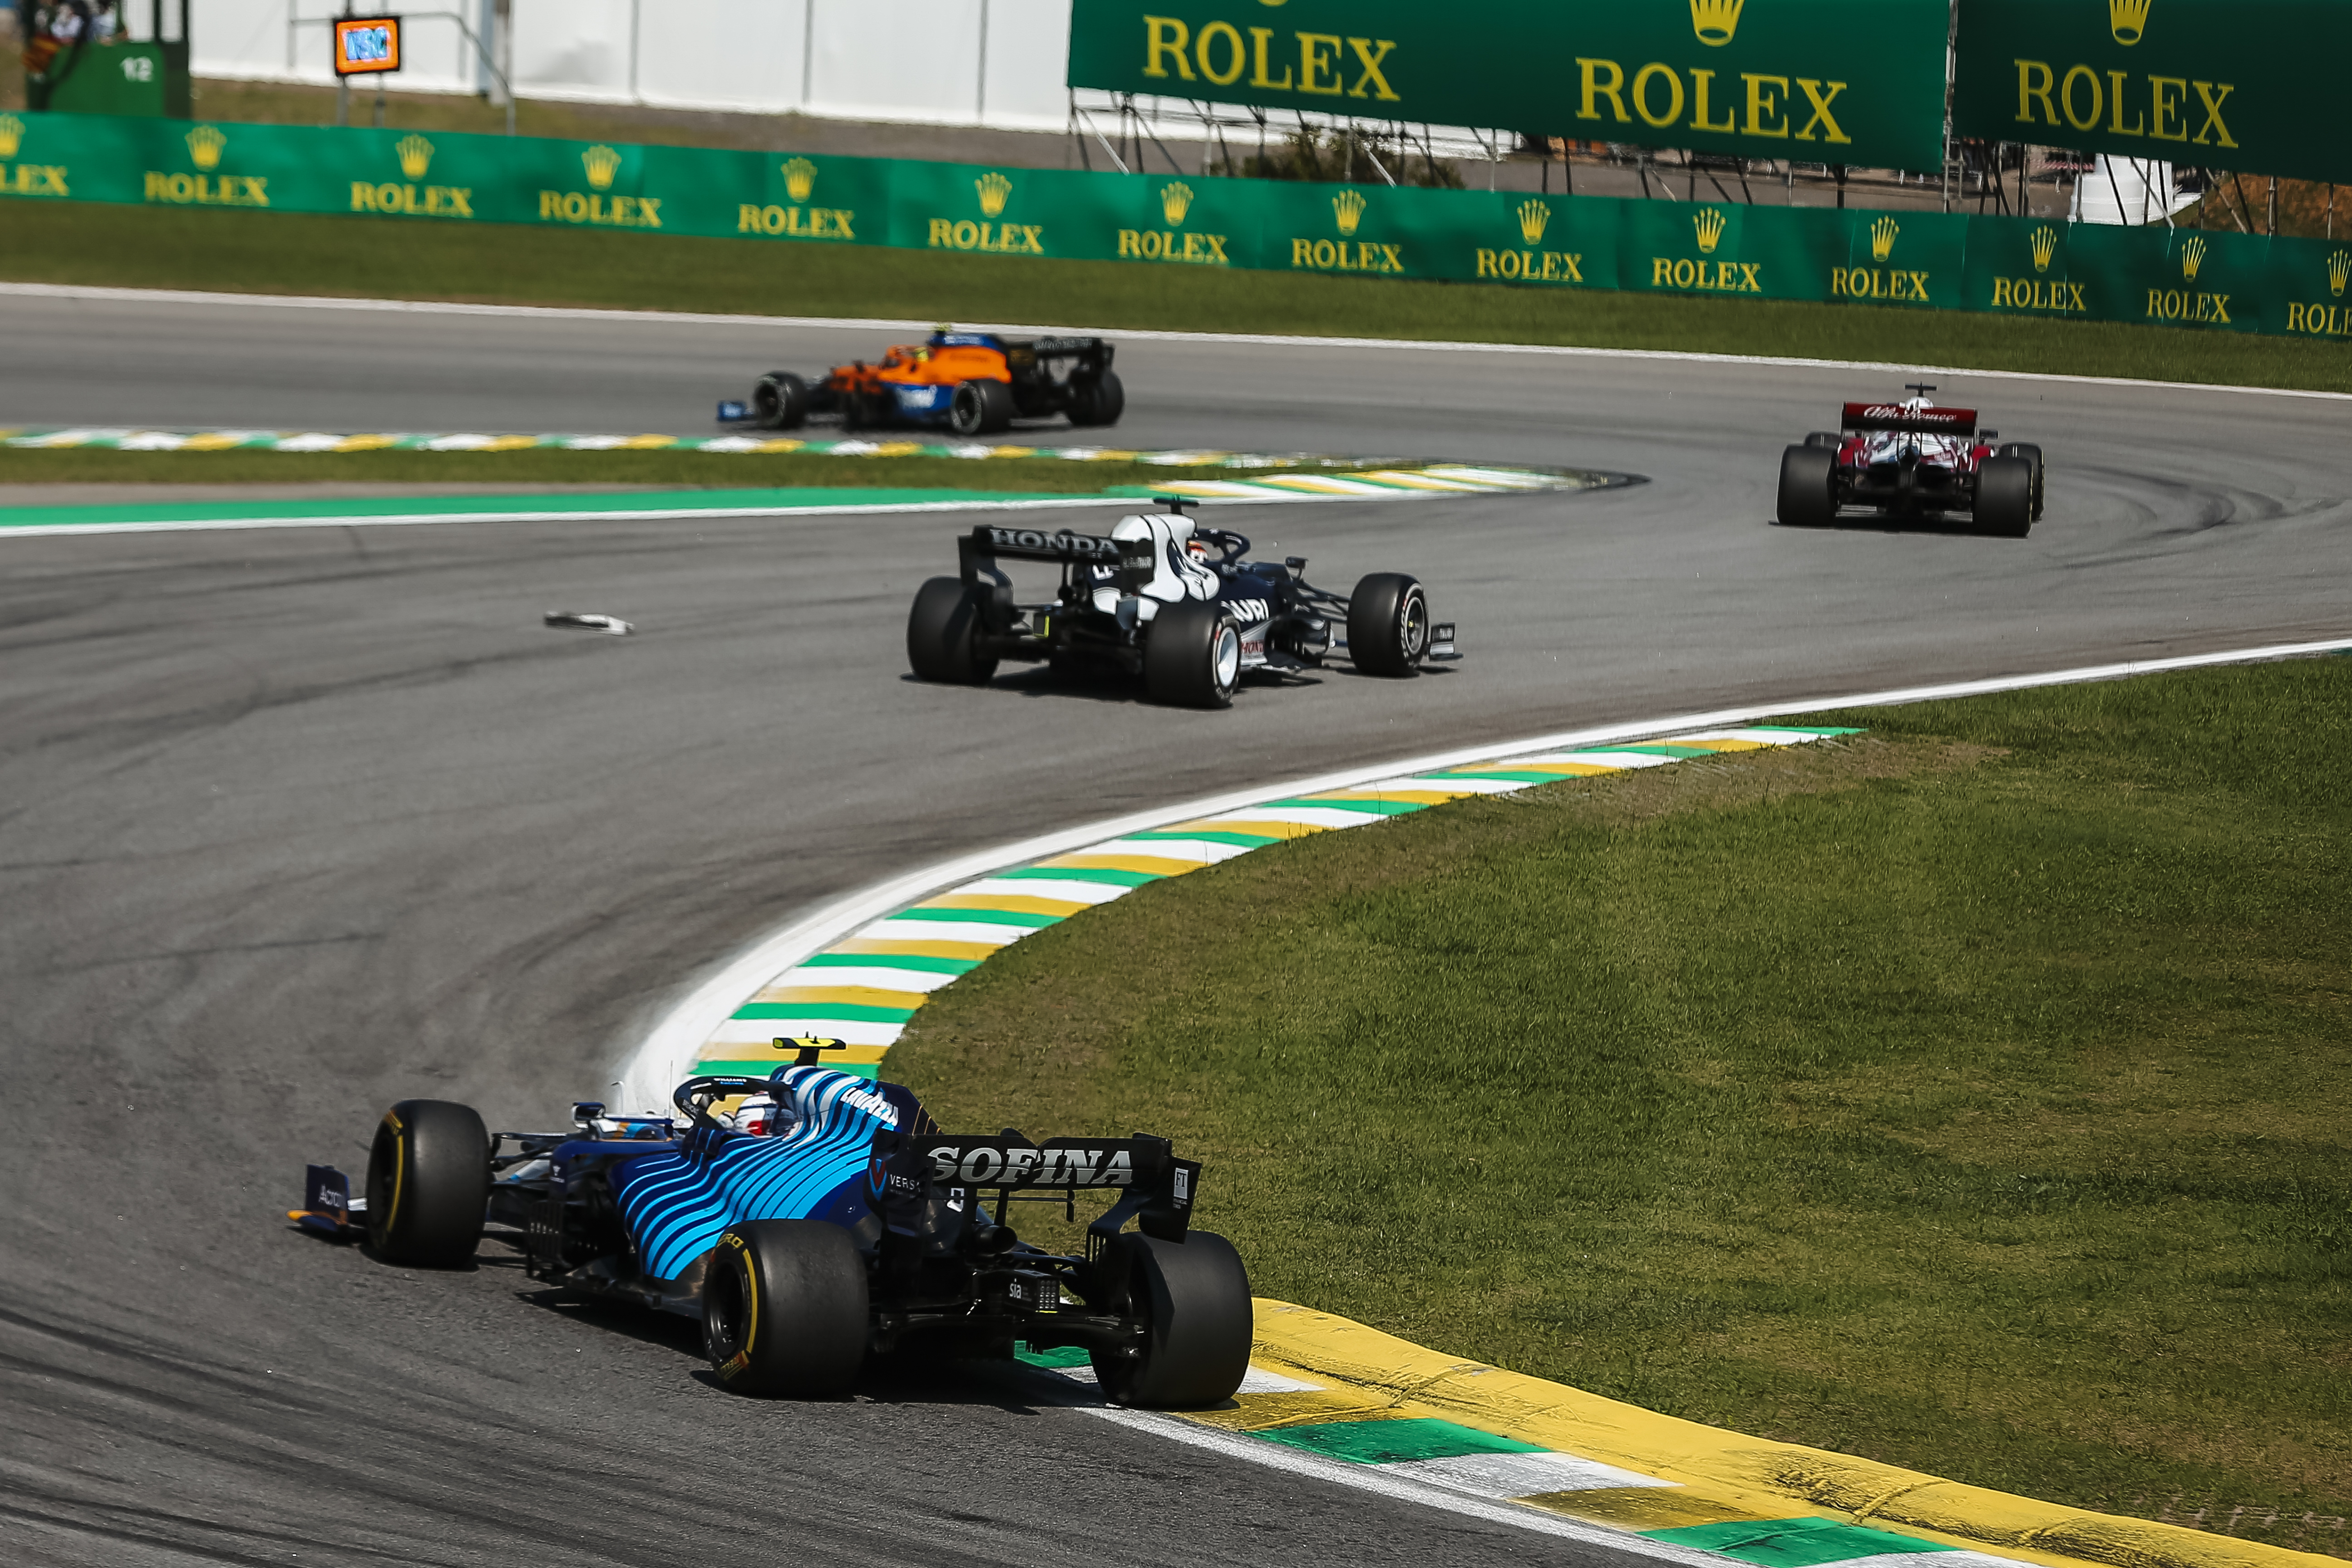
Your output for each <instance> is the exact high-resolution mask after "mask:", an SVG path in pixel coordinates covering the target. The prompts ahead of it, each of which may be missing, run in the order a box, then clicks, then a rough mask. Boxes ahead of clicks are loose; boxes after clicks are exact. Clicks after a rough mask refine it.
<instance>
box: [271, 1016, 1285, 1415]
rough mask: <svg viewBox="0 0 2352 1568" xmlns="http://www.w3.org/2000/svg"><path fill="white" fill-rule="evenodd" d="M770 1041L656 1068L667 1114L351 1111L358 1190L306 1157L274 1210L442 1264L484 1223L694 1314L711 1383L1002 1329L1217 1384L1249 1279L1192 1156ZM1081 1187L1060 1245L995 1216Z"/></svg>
mask: <svg viewBox="0 0 2352 1568" xmlns="http://www.w3.org/2000/svg"><path fill="white" fill-rule="evenodd" d="M776 1043H777V1045H778V1046H779V1047H787V1046H798V1047H800V1049H799V1052H798V1055H797V1058H796V1060H795V1061H794V1063H793V1065H792V1066H789V1067H783V1068H778V1069H777V1070H776V1072H775V1073H774V1074H773V1075H772V1076H771V1077H768V1078H752V1077H730V1076H725V1075H717V1076H705V1077H699V1078H693V1079H688V1080H687V1081H686V1082H685V1083H683V1084H681V1085H679V1086H678V1088H677V1092H676V1094H675V1096H674V1097H673V1098H674V1100H675V1102H676V1104H677V1109H678V1110H679V1111H681V1112H682V1113H683V1114H684V1116H685V1121H684V1122H683V1124H680V1123H679V1122H677V1121H675V1120H673V1119H671V1118H668V1117H659V1116H612V1115H607V1114H606V1113H605V1109H604V1106H603V1105H602V1104H599V1103H597V1102H594V1101H583V1102H582V1103H579V1104H576V1105H574V1106H573V1107H572V1130H571V1131H562V1132H495V1133H494V1132H490V1131H487V1130H486V1129H485V1127H484V1124H483V1121H482V1119H481V1117H480V1116H479V1115H478V1114H476V1113H475V1112H474V1111H473V1110H471V1109H469V1108H468V1107H467V1106H463V1105H458V1104H455V1103H453V1102H451V1101H448V1100H403V1101H401V1102H400V1103H399V1104H397V1105H395V1106H394V1107H393V1108H392V1110H390V1111H388V1112H387V1113H386V1114H385V1116H384V1118H383V1121H382V1122H381V1123H379V1124H378V1125H377V1127H376V1130H375V1142H374V1144H373V1148H372V1149H371V1150H370V1152H369V1155H368V1170H367V1188H366V1192H365V1194H364V1195H362V1196H353V1195H352V1194H351V1190H350V1182H349V1179H348V1178H347V1177H345V1176H344V1175H343V1174H342V1173H341V1172H340V1171H337V1170H335V1169H333V1168H332V1167H331V1166H324V1165H313V1166H311V1167H310V1171H309V1179H308V1184H307V1188H306V1192H305V1197H304V1206H303V1207H302V1208H301V1209H299V1210H294V1211H290V1212H289V1218H291V1219H293V1220H294V1221H295V1222H296V1223H297V1224H298V1225H299V1226H301V1227H302V1228H304V1229H306V1230H310V1231H313V1232H316V1233H318V1234H320V1235H324V1236H329V1237H339V1238H342V1239H355V1238H359V1237H364V1239H365V1240H366V1242H367V1244H368V1247H369V1250H370V1251H372V1252H373V1253H374V1255H375V1256H376V1257H377V1258H381V1259H383V1261H385V1262H388V1263H398V1264H409V1265H420V1266H427V1267H431V1266H440V1267H449V1266H454V1265H461V1264H463V1263H465V1262H466V1261H467V1259H469V1258H472V1257H473V1256H474V1253H475V1251H476V1249H477V1248H478V1247H479V1246H480V1245H481V1243H482V1240H483V1237H484V1233H485V1230H486V1228H487V1227H489V1226H497V1227H500V1228H501V1229H502V1230H503V1231H504V1233H505V1234H506V1235H507V1237H509V1239H511V1240H514V1241H516V1242H517V1243H518V1244H519V1245H520V1248H521V1250H522V1254H523V1258H524V1260H525V1267H526V1268H527V1269H528V1271H529V1273H530V1277H531V1278H532V1279H539V1280H543V1281H545V1282H546V1283H548V1284H550V1285H552V1286H555V1287H558V1288H560V1289H563V1290H566V1291H570V1292H574V1293H577V1294H580V1295H583V1296H593V1297H602V1298H606V1299H610V1300H619V1301H625V1302H629V1303H633V1304H635V1305H637V1306H641V1307H646V1308H650V1309H652V1310H656V1311H666V1312H676V1313H680V1314H684V1315H686V1316H688V1317H698V1318H699V1319H700V1320H701V1322H702V1335H703V1345H704V1350H705V1352H707V1353H708V1354H709V1358H710V1364H711V1366H712V1367H713V1368H714V1369H716V1371H717V1373H718V1375H719V1381H720V1382H721V1383H722V1384H725V1385H726V1386H727V1387H728V1388H730V1389H733V1390H736V1391H738V1392H740V1393H744V1394H771V1395H788V1396H795V1397H803V1398H828V1397H839V1396H842V1395H844V1394H847V1393H848V1391H849V1389H850V1387H851V1384H853V1382H854V1381H855V1380H856V1376H857V1374H858V1371H859V1368H860V1367H861V1365H862V1364H863V1363H865V1361H866V1358H867V1357H868V1356H869V1355H879V1354H887V1353H889V1352H894V1351H898V1350H899V1349H901V1348H902V1347H910V1346H915V1345H929V1346H930V1347H932V1348H934V1349H937V1350H939V1351H941V1352H944V1353H947V1354H951V1355H963V1356H978V1357H995V1358H1003V1357H1009V1356H1010V1355H1011V1354H1012V1353H1013V1342H1014V1341H1015V1340H1021V1341H1025V1342H1027V1343H1028V1344H1029V1345H1030V1346H1031V1347H1032V1348H1034V1349H1045V1348H1050V1347H1055V1346H1061V1347H1072V1346H1075V1347H1079V1348H1082V1349H1084V1350H1085V1351H1086V1352H1087V1354H1088V1357H1089V1359H1091V1361H1092V1362H1093V1363H1094V1367H1095V1371H1096V1373H1097V1376H1098V1377H1099V1378H1100V1380H1101V1384H1102V1389H1103V1393H1104V1394H1105V1396H1106V1397H1108V1399H1110V1400H1111V1401H1113V1402H1114V1403H1117V1404H1122V1405H1148V1406H1154V1407H1161V1408H1181V1407H1190V1406H1198V1405H1214V1404H1218V1403H1220V1402H1222V1401H1223V1400H1224V1399H1226V1398H1228V1397H1230V1396H1231V1395H1232V1394H1233V1392H1234V1389H1236V1388H1238V1387H1239V1386H1240V1385H1241V1381H1242V1377H1243V1375H1244V1373H1245V1372H1246V1371H1247V1370H1248V1364H1249V1347H1250V1290H1249V1277H1248V1274H1247V1273H1246V1271H1245V1270H1244V1268H1243V1266H1242V1260H1241V1258H1240V1257H1239V1255H1237V1254H1236V1253H1235V1252H1234V1248H1233V1247H1232V1246H1231V1244H1229V1243H1228V1242H1226V1241H1225V1239H1224V1238H1223V1237H1219V1236H1214V1235H1212V1234H1210V1233H1209V1232H1206V1231H1199V1230H1194V1229H1192V1227H1191V1223H1190V1222H1191V1218H1192V1205H1193V1202H1194V1200H1195V1199H1196V1198H1197V1196H1198V1195H1199V1192H1200V1175H1201V1167H1200V1165H1199V1164H1198V1163H1196V1162H1193V1161H1191V1160H1181V1159H1178V1158H1177V1157H1176V1156H1175V1154H1174V1153H1173V1152H1172V1151H1171V1148H1170V1146H1169V1144H1168V1142H1167V1141H1166V1140H1164V1139H1160V1138H1153V1137H1150V1136H1147V1135H1145V1134H1142V1133H1138V1134H1136V1135H1135V1136H1134V1137H1132V1138H1051V1139H1047V1140H1046V1141H1045V1142H1042V1143H1035V1142H1030V1141H1029V1140H1028V1139H1027V1138H1025V1137H1024V1136H1023V1135H1022V1134H1020V1133H1019V1132H1016V1131H1013V1130H1012V1129H1010V1128H1007V1129H1006V1130H1005V1131H1003V1132H1001V1133H997V1134H994V1135H992V1136H984V1137H983V1136H965V1135H959V1134H953V1133H947V1132H942V1131H940V1129H939V1128H938V1126H937V1125H936V1124H934V1123H933V1122H932V1121H931V1119H930V1118H929V1116H928V1115H926V1114H925V1113H924V1111H923V1109H922V1107H921V1106H920V1105H919V1103H917V1101H916V1100H915V1097H914V1096H913V1095H912V1094H911V1093H909V1092H908V1090H907V1089H904V1088H902V1087H900V1086H898V1085H897V1084H889V1083H877V1082H875V1081H873V1080H871V1079H865V1078H861V1077H858V1076H856V1075H854V1074H850V1073H845V1072H835V1071H834V1070H832V1069H830V1068H824V1067H820V1066H818V1065H816V1052H817V1051H818V1050H821V1049H831V1048H837V1047H838V1046H839V1044H840V1042H838V1041H783V1040H779V1041H778V1042H776ZM730 1107H732V1109H731V1110H730V1109H728V1108H730ZM1081 1192H1085V1193H1088V1194H1093V1193H1098V1192H1100V1193H1109V1194H1115V1195H1116V1197H1117V1202H1115V1203H1114V1204H1112V1205H1110V1207H1109V1208H1108V1210H1107V1211H1106V1212H1105V1213H1103V1214H1102V1215H1100V1216H1099V1217H1098V1218H1097V1219H1095V1220H1094V1221H1093V1223H1092V1224H1090V1225H1089V1226H1087V1231H1086V1246H1085V1249H1084V1251H1083V1252H1082V1253H1078V1254H1063V1253H1055V1252H1048V1251H1045V1250H1043V1249H1041V1248H1039V1247H1035V1246H1033V1245H1031V1244H1030V1243H1028V1242H1025V1241H1023V1240H1022V1239H1021V1238H1020V1237H1018V1236H1016V1235H1015V1234H1014V1233H1013V1228H1012V1226H1010V1225H1009V1224H1008V1223H1007V1222H1006V1216H1007V1210H1008V1208H1009V1205H1013V1204H1016V1203H1047V1204H1053V1205H1058V1206H1060V1207H1061V1209H1062V1211H1063V1213H1064V1215H1065V1216H1066V1217H1069V1218H1072V1219H1075V1218H1076V1214H1077V1203H1078V1197H1079V1194H1080V1193H1081ZM991 1195H993V1197H994V1200H995V1202H994V1210H993V1212H991V1209H990V1205H989V1204H988V1202H987V1200H988V1198H989V1197H990V1196H991ZM1129 1220H1133V1221H1134V1222H1136V1226H1137V1228H1136V1229H1134V1230H1128V1229H1127V1228H1125V1227H1126V1226H1127V1223H1128V1222H1129Z"/></svg>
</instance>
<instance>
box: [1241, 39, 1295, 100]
mask: <svg viewBox="0 0 2352 1568" xmlns="http://www.w3.org/2000/svg"><path fill="white" fill-rule="evenodd" d="M1249 36H1250V55H1251V58H1253V59H1254V60H1255V62H1256V64H1257V68H1256V69H1255V70H1254V71H1252V72H1251V73H1250V85H1251V86H1252V87H1264V88H1271V89H1273V90H1275V91H1276V92H1288V91H1289V90H1290V68H1289V67H1288V66H1285V67H1283V68H1282V79H1281V80H1280V81H1276V80H1275V79H1272V78H1271V77H1269V76H1267V75H1266V74H1265V47H1266V46H1267V45H1268V44H1270V43H1272V42H1274V29H1273V28H1272V27H1252V28H1251V29H1250V30H1249Z"/></svg>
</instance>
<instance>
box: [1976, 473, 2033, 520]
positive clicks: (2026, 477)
mask: <svg viewBox="0 0 2352 1568" xmlns="http://www.w3.org/2000/svg"><path fill="white" fill-rule="evenodd" d="M1976 522H1977V526H1978V527H1979V528H1980V529H1982V530H1983V531H1985V532H1987V533H1998V534H2000V535H2001V536H2002V537H2003V538H2005V539H2022V538H2024V537H2025V535H2026V531H2028V530H2029V529H2031V528H2032V526H2033V465H2032V464H2031V463H2029V462H2027V461H2026V460H2025V459H2024V458H1986V459H1985V460H1984V466H1983V467H1982V468H1979V469H1978V470H1977V515H1976Z"/></svg>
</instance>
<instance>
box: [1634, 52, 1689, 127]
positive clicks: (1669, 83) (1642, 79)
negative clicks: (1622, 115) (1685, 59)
mask: <svg viewBox="0 0 2352 1568" xmlns="http://www.w3.org/2000/svg"><path fill="white" fill-rule="evenodd" d="M1660 77H1664V78H1665V80H1666V87H1667V89H1668V90H1669V91H1670V92H1671V93H1672V94H1673V96H1672V97H1670V98H1668V99H1667V100H1666V111H1665V113H1664V114H1653V113H1651V112H1650V83H1652V82H1653V81H1655V80H1656V79H1659V78H1660ZM1633 112H1634V113H1636V114H1638V115H1640V116H1641V117H1642V118H1643V120H1646V121H1649V122H1650V123H1651V124H1653V125H1657V126H1667V125H1672V124H1674V123H1675V121H1678V120H1680V119H1681V118H1682V117H1683V79H1682V78H1681V77H1679V76H1677V75H1675V68H1674V67H1672V66H1667V65H1660V64H1659V63H1658V62H1656V61H1655V60H1653V61H1651V62H1650V63H1649V64H1648V65H1645V66H1643V68H1641V69H1640V70H1637V71H1635V72H1634V73H1633Z"/></svg>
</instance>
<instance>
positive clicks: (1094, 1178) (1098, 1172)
mask: <svg viewBox="0 0 2352 1568" xmlns="http://www.w3.org/2000/svg"><path fill="white" fill-rule="evenodd" d="M908 1146H910V1147H911V1148H912V1149H913V1150H914V1152H916V1154H917V1155H918V1156H919V1158H920V1159H922V1160H923V1161H925V1162H927V1163H928V1164H929V1174H930V1178H931V1180H932V1182H933V1183H935V1184H939V1185H941V1186H958V1187H968V1188H971V1190H973V1191H974V1192H986V1191H1000V1192H1002V1193H1003V1194H1005V1195H1006V1196H1010V1195H1011V1194H1012V1193H1013V1192H1014V1191H1016V1190H1021V1189H1036V1188H1045V1189H1046V1190H1048V1191H1049V1192H1058V1193H1060V1194H1065V1202H1074V1201H1075V1199H1076V1194H1077V1192H1078V1189H1080V1188H1082V1187H1085V1188H1107V1187H1124V1188H1125V1189H1127V1190H1126V1193H1125V1194H1124V1195H1123V1196H1122V1197H1121V1198H1120V1199H1119V1201H1118V1203H1117V1204H1115V1205H1112V1207H1111V1208H1110V1210H1109V1211H1108V1213H1106V1214H1104V1215H1102V1217H1101V1218H1099V1219H1097V1220H1096V1221H1095V1222H1094V1223H1093V1224H1092V1225H1089V1226H1087V1235H1088V1237H1090V1238H1092V1237H1104V1238H1106V1239H1107V1238H1108V1237H1113V1236H1116V1235H1118V1231H1119V1227H1120V1226H1124V1225H1125V1224H1126V1223H1127V1222H1128V1220H1129V1219H1130V1218H1132V1219H1134V1220H1135V1221H1136V1223H1137V1226H1138V1228H1139V1229H1140V1230H1141V1231H1142V1232H1143V1233H1144V1234H1145V1235H1146V1236H1150V1237H1156V1238H1158V1239H1159V1240H1161V1241H1181V1240H1183V1239H1184V1234H1185V1232H1186V1230H1187V1229H1189V1228H1190V1226H1191V1223H1192V1199H1193V1197H1194V1195H1195V1194H1198V1193H1199V1191H1200V1186H1201V1163H1200V1162H1199V1161H1197V1160H1180V1159H1178V1158H1176V1156H1175V1153H1174V1152H1173V1150H1172V1148H1171V1145H1170V1143H1169V1142H1168V1140H1167V1139H1165V1138H1154V1137H1152V1136H1150V1134H1149V1133H1143V1132H1139V1133H1137V1134H1136V1135H1135V1136H1134V1137H1132V1138H1048V1139H1046V1140H1045V1142H1043V1143H1033V1142H1030V1141H1029V1140H1028V1139H1027V1138H1025V1137H1024V1136H1022V1135H1021V1134H1020V1133H1019V1132H1016V1131H1013V1129H1012V1128H1010V1127H1008V1128H1006V1129H1005V1130H1004V1131H1003V1132H1000V1133H998V1134H997V1135H996V1136H994V1137H992V1138H991V1137H985V1136H978V1135H971V1134H957V1133H932V1134H929V1135H928V1136H921V1137H916V1138H913V1139H910V1140H908ZM1093 1246H1094V1244H1093V1242H1092V1241H1091V1240H1090V1242H1089V1249H1090V1250H1091V1249H1092V1248H1093Z"/></svg>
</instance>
